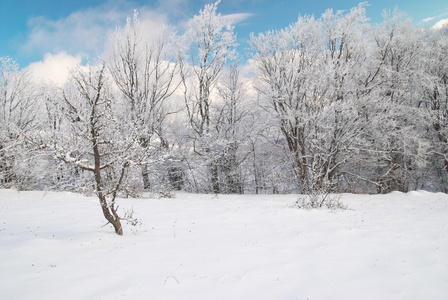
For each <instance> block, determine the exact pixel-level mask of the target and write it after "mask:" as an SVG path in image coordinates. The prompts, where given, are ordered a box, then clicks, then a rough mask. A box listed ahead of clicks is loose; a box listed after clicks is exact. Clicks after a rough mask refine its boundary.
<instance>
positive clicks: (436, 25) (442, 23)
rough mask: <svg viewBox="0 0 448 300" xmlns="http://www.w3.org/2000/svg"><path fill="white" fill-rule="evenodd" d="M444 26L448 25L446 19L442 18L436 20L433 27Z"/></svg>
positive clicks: (439, 27)
mask: <svg viewBox="0 0 448 300" xmlns="http://www.w3.org/2000/svg"><path fill="white" fill-rule="evenodd" d="M444 26H448V19H442V20H440V21H439V22H437V23H436V24H435V25H434V26H433V28H435V29H441V28H442V27H444Z"/></svg>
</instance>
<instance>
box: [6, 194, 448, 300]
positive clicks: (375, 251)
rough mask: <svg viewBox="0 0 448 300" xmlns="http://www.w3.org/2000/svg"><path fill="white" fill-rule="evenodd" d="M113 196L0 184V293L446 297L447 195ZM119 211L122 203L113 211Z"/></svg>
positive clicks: (29, 295)
mask: <svg viewBox="0 0 448 300" xmlns="http://www.w3.org/2000/svg"><path fill="white" fill-rule="evenodd" d="M296 199H297V195H219V196H214V195H197V194H188V193H177V194H176V197H175V198H173V199H119V205H120V210H121V212H124V211H125V210H131V209H132V208H133V210H134V216H135V217H137V218H138V219H139V220H140V221H141V223H142V224H141V225H138V226H135V227H133V226H131V225H126V224H125V227H124V230H125V235H124V236H118V235H116V234H115V233H113V230H112V229H111V227H110V225H107V226H104V227H103V225H104V224H105V223H106V222H105V220H104V218H103V216H102V213H101V210H100V206H99V203H98V201H97V200H96V198H95V197H84V196H81V195H78V194H72V193H56V192H47V193H45V192H17V191H14V190H0V298H1V299H8V300H12V299H76V300H80V299H107V300H110V299H132V300H137V299H145V300H146V299H176V300H177V299H195V300H197V299H245V300H246V299H257V300H260V299H281V300H283V299H285V300H286V299H291V300H295V299H310V300H314V299H344V300H346V299H406V300H409V299H448V195H446V194H442V193H437V194H435V193H428V192H423V191H418V192H410V193H406V194H404V193H398V192H394V193H391V194H388V195H352V194H344V195H342V197H341V200H342V201H343V202H344V203H345V204H347V205H348V206H349V208H350V210H345V211H330V210H300V209H296V208H293V207H292V206H291V204H292V203H293V202H294V201H295V200H296ZM122 209H123V210H122Z"/></svg>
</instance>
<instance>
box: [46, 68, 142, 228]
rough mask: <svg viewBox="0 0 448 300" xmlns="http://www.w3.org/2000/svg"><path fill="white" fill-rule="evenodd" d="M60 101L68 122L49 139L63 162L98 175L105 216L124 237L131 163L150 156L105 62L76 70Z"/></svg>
mask: <svg viewBox="0 0 448 300" xmlns="http://www.w3.org/2000/svg"><path fill="white" fill-rule="evenodd" d="M53 101H55V100H53ZM60 101H61V103H60V105H59V111H58V114H59V115H60V116H61V121H62V123H61V124H60V126H57V127H56V128H54V129H53V131H52V134H51V136H50V137H47V144H46V146H47V148H50V149H51V150H52V152H53V155H54V156H55V157H56V158H57V159H59V160H60V161H63V162H65V163H66V164H69V165H72V166H75V167H77V168H79V169H81V170H83V171H86V172H90V173H91V174H92V176H93V178H92V179H93V182H94V184H93V185H94V187H95V192H96V195H97V197H98V200H99V202H100V205H101V210H102V212H103V215H104V217H105V218H106V220H107V221H108V223H110V224H112V226H113V227H114V230H115V233H117V234H118V235H122V234H123V228H122V224H121V220H122V219H123V218H122V217H120V216H119V215H118V206H117V204H116V200H117V196H118V192H119V190H120V187H121V185H122V183H123V179H124V178H125V175H126V170H127V169H128V167H129V166H130V165H132V164H138V163H139V162H140V161H141V159H142V157H144V155H139V153H140V150H141V149H139V148H140V147H139V145H138V143H137V141H136V137H135V135H134V134H133V131H130V130H129V127H127V126H126V124H123V123H121V120H120V119H121V117H122V116H121V114H120V113H123V112H122V111H121V110H119V109H118V108H117V107H116V106H115V105H116V102H115V98H114V96H113V93H112V91H111V87H110V83H109V82H108V81H107V78H106V67H105V63H104V62H102V63H101V64H100V65H99V66H98V67H94V66H89V67H88V70H82V69H81V68H77V69H76V70H74V71H73V72H72V75H71V78H70V81H69V85H68V86H66V87H65V88H64V90H63V93H62V96H61V99H60Z"/></svg>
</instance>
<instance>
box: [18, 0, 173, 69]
mask: <svg viewBox="0 0 448 300" xmlns="http://www.w3.org/2000/svg"><path fill="white" fill-rule="evenodd" d="M134 8H137V9H138V10H139V11H140V19H141V20H142V21H144V22H145V25H146V26H147V27H148V32H151V31H153V27H155V26H159V25H160V24H163V23H165V21H166V18H165V16H164V15H163V14H162V13H160V12H156V11H155V10H152V9H150V8H148V7H144V6H142V7H133V6H132V4H131V3H130V2H127V1H108V2H107V4H104V5H100V6H97V7H93V8H88V9H85V10H80V11H76V12H73V13H71V14H70V15H68V16H67V17H65V18H61V19H57V20H52V19H48V18H45V17H34V18H32V19H30V20H29V21H28V26H29V28H30V34H29V36H28V38H27V41H26V42H25V43H24V44H23V46H22V47H21V51H22V52H23V53H25V54H30V53H38V54H40V55H42V56H43V55H44V54H45V53H59V52H66V53H68V54H70V55H73V56H77V55H80V56H82V57H83V58H90V59H92V60H94V59H96V58H97V57H98V56H99V55H100V54H101V53H102V52H103V51H104V48H105V44H106V43H107V41H108V39H109V37H110V35H111V34H112V33H113V32H114V31H115V29H116V28H117V27H118V26H124V25H125V23H126V18H128V17H132V15H133V10H134Z"/></svg>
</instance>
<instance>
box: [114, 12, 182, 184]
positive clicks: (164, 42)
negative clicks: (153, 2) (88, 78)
mask: <svg viewBox="0 0 448 300" xmlns="http://www.w3.org/2000/svg"><path fill="white" fill-rule="evenodd" d="M147 32H149V31H148V29H147V28H145V27H144V24H142V23H141V22H140V19H139V17H138V12H137V11H135V12H134V16H133V18H132V19H130V18H128V19H127V24H126V26H125V27H124V28H118V29H117V30H116V32H115V34H114V35H113V36H112V38H111V40H110V43H109V47H108V49H107V54H108V57H107V66H108V68H109V70H110V73H111V75H112V78H113V79H114V82H115V84H116V85H117V87H118V89H119V90H120V92H121V96H122V98H123V99H124V105H123V109H124V110H125V111H126V112H127V116H126V118H127V122H129V123H130V124H132V126H133V127H134V129H135V132H138V133H139V137H138V141H139V143H140V146H141V147H143V148H148V149H149V148H151V146H156V148H157V147H159V148H160V147H165V146H167V145H168V144H167V143H165V142H164V134H165V133H164V129H163V128H164V125H163V124H164V121H165V118H166V116H167V115H168V114H169V113H170V112H169V110H168V108H167V103H166V102H167V100H168V99H169V97H171V96H172V94H173V93H174V92H175V91H176V89H177V87H178V86H179V84H180V81H179V80H175V76H176V74H177V73H178V67H177V63H176V60H175V59H174V57H170V56H169V54H170V52H169V50H173V49H172V42H173V33H172V31H171V29H170V28H169V27H165V26H160V28H158V29H157V30H155V32H156V34H154V35H153V36H150V35H148V34H147ZM170 47H171V48H170ZM171 53H173V52H171ZM141 167H142V171H141V174H142V178H143V188H144V189H145V190H148V189H150V187H151V183H150V179H149V174H148V168H149V165H148V162H143V165H142V166H141Z"/></svg>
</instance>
